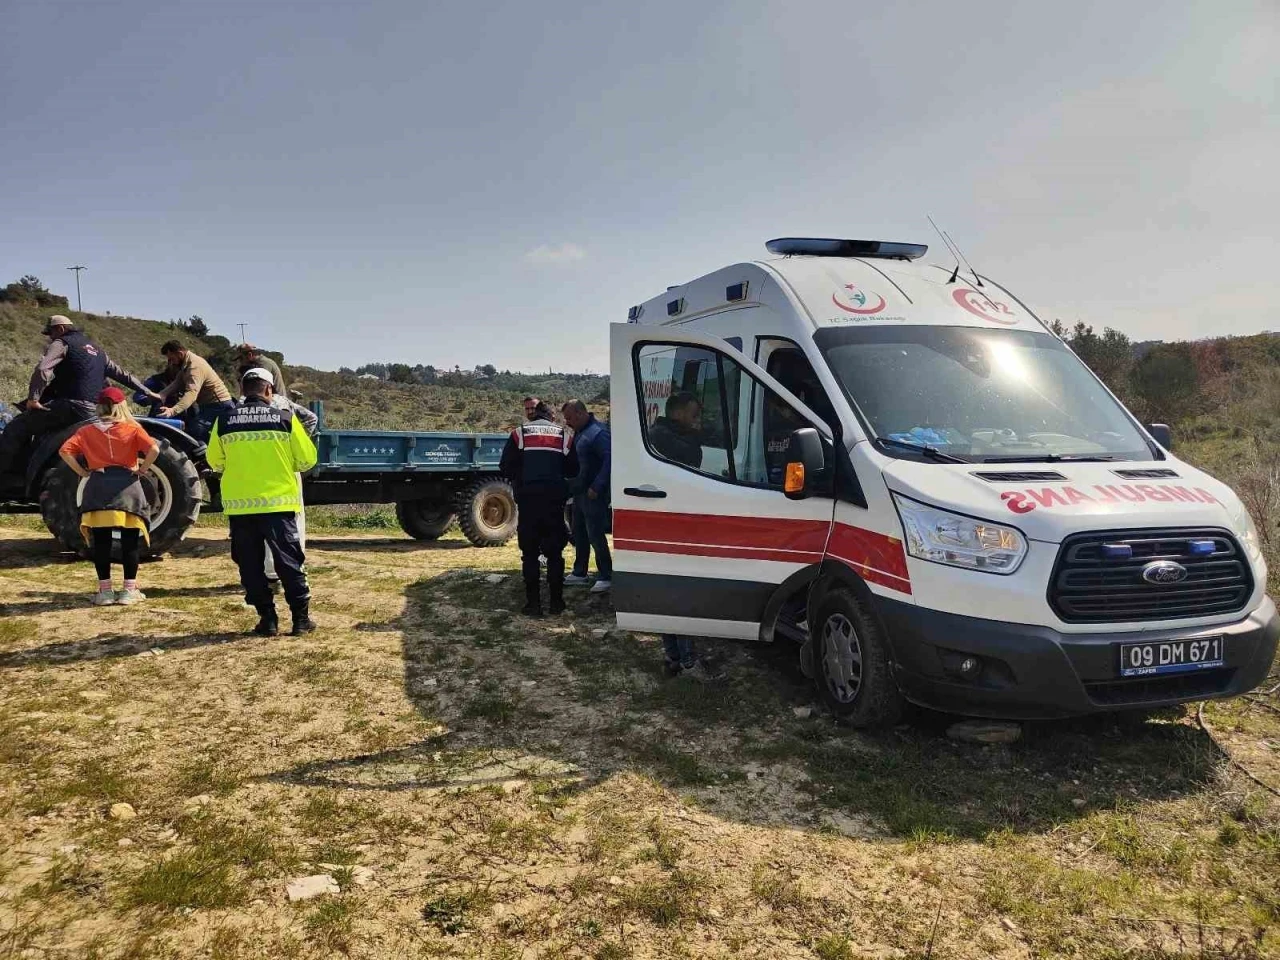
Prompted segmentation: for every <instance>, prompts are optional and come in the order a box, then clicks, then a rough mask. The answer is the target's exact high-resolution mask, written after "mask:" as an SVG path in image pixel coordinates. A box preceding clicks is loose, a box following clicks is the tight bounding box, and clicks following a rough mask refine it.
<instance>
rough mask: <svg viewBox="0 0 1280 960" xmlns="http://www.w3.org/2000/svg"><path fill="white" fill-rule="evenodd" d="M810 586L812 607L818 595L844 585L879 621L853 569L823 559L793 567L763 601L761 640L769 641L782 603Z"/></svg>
mask: <svg viewBox="0 0 1280 960" xmlns="http://www.w3.org/2000/svg"><path fill="white" fill-rule="evenodd" d="M811 587H812V588H813V596H812V597H811V598H810V601H811V603H812V605H813V606H817V605H818V604H819V603H821V602H822V597H823V596H824V595H825V594H826V593H827V591H829V590H833V589H836V588H838V587H846V588H848V589H849V590H852V591H853V593H854V594H855V595H856V596H857V598H858V599H859V600H860V601H862V603H863V604H864V605H865V606H866V608H867V609H868V610H870V611H871V612H872V614H873V615H874V616H875V617H876V619H877V620H880V613H879V604H877V602H876V596H875V594H874V593H872V592H871V588H870V587H868V586H867V582H866V581H865V580H863V579H862V577H860V576H858V574H857V572H856V571H855V570H853V569H852V568H851V567H850V566H849V565H848V564H845V563H841V562H840V561H838V560H832V559H827V560H824V561H822V562H820V563H813V564H810V565H809V566H807V567H805V568H803V569H801V570H797V571H796V572H795V573H793V574H792V575H791V576H789V577H787V579H786V580H783V581H782V583H780V584H779V585H778V588H777V589H776V590H774V591H773V595H772V596H771V597H770V598H769V602H768V603H766V604H765V608H764V613H763V614H762V615H761V617H760V639H761V640H763V641H765V642H770V643H771V642H772V641H773V639H774V628H775V627H776V626H777V623H778V615H779V614H780V613H781V612H782V608H783V607H784V606H786V604H787V602H788V601H790V600H792V599H793V598H795V597H797V596H799V595H800V593H801V592H802V591H805V590H809V589H810V588H811ZM883 626H884V621H883V620H881V627H883ZM885 635H886V636H889V634H888V631H885ZM889 642H890V644H892V643H893V638H892V637H889Z"/></svg>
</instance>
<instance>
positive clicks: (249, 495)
mask: <svg viewBox="0 0 1280 960" xmlns="http://www.w3.org/2000/svg"><path fill="white" fill-rule="evenodd" d="M241 388H242V389H243V391H244V396H245V399H244V402H242V403H237V404H234V405H233V406H232V408H231V409H230V410H227V411H224V412H222V413H220V414H218V418H217V420H215V421H214V423H213V429H212V430H211V431H210V434H209V448H208V450H207V452H206V454H205V457H206V459H207V460H208V461H209V466H210V467H212V468H213V469H214V470H216V471H218V472H219V473H221V474H222V484H221V493H222V510H223V512H224V513H225V514H226V515H227V516H228V518H229V519H230V526H231V557H232V559H233V560H235V562H236V566H237V567H239V568H240V583H241V585H242V586H243V587H244V593H245V600H246V601H247V602H248V604H249V605H250V606H252V607H254V608H255V609H256V610H257V611H258V617H259V619H258V624H257V626H255V627H254V628H253V631H254V633H257V634H259V635H261V636H268V637H274V636H275V635H276V634H277V633H278V632H279V629H280V621H279V618H278V617H277V615H276V605H275V597H274V596H273V595H272V592H271V585H270V584H269V583H268V581H267V575H266V573H265V572H264V570H263V565H264V562H265V559H266V553H267V552H268V551H269V552H270V553H271V554H272V555H273V557H274V558H275V565H276V570H277V571H278V572H279V574H280V581H281V584H282V586H283V587H284V595H285V599H286V600H287V601H288V603H289V609H290V610H291V611H292V612H293V631H292V632H293V634H294V636H299V635H301V634H304V633H310V632H311V631H312V630H315V628H316V625H315V623H313V622H312V620H311V616H310V606H311V589H310V587H309V586H308V584H307V574H306V569H305V564H306V554H304V553H303V550H302V545H301V544H300V543H299V542H298V524H297V514H298V511H299V510H301V509H302V497H301V495H300V493H299V490H298V474H299V473H305V472H306V471H307V470H310V469H311V468H312V467H313V466H315V462H316V446H315V444H314V443H312V441H311V438H310V437H308V436H307V431H306V429H305V428H304V427H303V426H302V421H301V420H299V419H298V418H297V417H295V416H294V415H293V411H292V410H282V409H280V408H278V407H275V406H273V405H272V403H271V398H272V395H273V391H272V387H271V374H270V373H269V372H268V371H266V370H263V369H261V368H256V367H255V368H254V369H251V370H248V371H246V373H245V375H244V379H243V380H242V381H241Z"/></svg>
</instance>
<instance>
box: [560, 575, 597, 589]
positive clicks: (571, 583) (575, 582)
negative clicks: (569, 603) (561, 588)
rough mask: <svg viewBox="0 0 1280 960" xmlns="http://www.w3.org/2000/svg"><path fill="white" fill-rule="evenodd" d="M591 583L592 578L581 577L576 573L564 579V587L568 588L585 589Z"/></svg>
mask: <svg viewBox="0 0 1280 960" xmlns="http://www.w3.org/2000/svg"><path fill="white" fill-rule="evenodd" d="M590 582H591V578H590V577H580V576H578V575H577V574H576V573H569V574H565V578H564V585H565V586H566V587H585V586H586V585H587V584H588V583H590Z"/></svg>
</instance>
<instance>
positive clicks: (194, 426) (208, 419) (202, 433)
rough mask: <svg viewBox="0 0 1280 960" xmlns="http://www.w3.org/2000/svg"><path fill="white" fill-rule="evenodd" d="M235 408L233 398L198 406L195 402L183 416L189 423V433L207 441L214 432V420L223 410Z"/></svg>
mask: <svg viewBox="0 0 1280 960" xmlns="http://www.w3.org/2000/svg"><path fill="white" fill-rule="evenodd" d="M235 408H236V405H235V402H234V401H231V400H225V401H223V402H222V403H206V404H203V405H201V406H198V407H197V406H195V405H194V404H193V405H192V406H190V407H188V408H187V413H186V416H185V417H184V418H183V419H185V420H186V423H187V433H189V434H191V436H193V437H195V438H196V439H197V440H205V441H207V440H208V439H209V434H210V433H212V432H213V421H215V420H217V419H218V414H220V413H221V412H222V411H223V410H234V409H235Z"/></svg>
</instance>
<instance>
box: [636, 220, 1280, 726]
mask: <svg viewBox="0 0 1280 960" xmlns="http://www.w3.org/2000/svg"><path fill="white" fill-rule="evenodd" d="M768 249H769V250H770V252H771V253H774V254H777V256H776V257H774V258H772V259H768V260H764V261H759V262H753V263H739V264H735V265H733V266H731V267H726V268H725V269H723V270H718V271H716V272H715V273H711V274H708V275H706V276H704V277H701V278H699V279H697V280H693V281H691V282H689V283H686V284H682V285H680V286H676V287H670V288H668V290H667V291H666V293H664V294H662V295H660V296H657V297H654V298H653V299H652V300H649V301H648V302H646V303H644V304H641V305H639V306H636V307H633V308H631V311H630V314H629V318H628V319H629V322H628V323H625V324H622V323H619V324H615V325H613V326H612V328H611V364H612V384H613V387H612V413H611V429H612V431H613V490H612V494H613V507H614V538H615V539H614V546H615V554H614V568H615V571H616V573H615V576H614V602H615V604H616V607H617V611H618V626H619V627H620V628H622V629H627V630H634V631H644V632H655V633H668V634H679V635H687V636H705V637H725V638H741V639H760V640H764V641H772V642H793V643H795V644H796V645H797V647H798V650H799V655H800V662H801V665H802V667H803V668H804V670H805V672H806V673H808V674H809V675H811V676H813V677H814V680H815V683H816V686H817V688H818V690H819V691H820V694H821V696H822V698H823V699H824V701H825V702H826V704H827V705H828V706H829V708H830V709H831V710H832V711H833V712H835V713H836V714H839V715H841V716H843V717H845V718H847V720H848V721H849V722H851V723H853V724H856V725H864V726H872V725H880V724H885V723H890V722H892V721H893V720H894V719H895V718H896V717H897V716H898V714H899V711H900V708H901V705H902V702H903V700H904V699H906V700H910V701H913V702H916V703H919V704H923V705H926V706H929V707H935V708H939V709H944V710H950V711H955V712H959V713H965V714H970V715H978V716H991V717H1005V718H1035V717H1055V716H1069V715H1075V714H1085V713H1091V712H1096V711H1104V710H1118V709H1133V708H1142V709H1148V708H1153V707H1158V706H1161V705H1166V704H1173V703H1178V702H1180V701H1187V700H1198V699H1208V698H1217V697H1227V696H1233V695H1238V694H1240V693H1243V692H1245V691H1247V690H1250V689H1252V688H1253V687H1254V686H1256V685H1257V684H1258V683H1260V682H1261V681H1262V679H1263V678H1264V677H1266V676H1267V673H1268V670H1269V668H1270V667H1271V664H1272V662H1273V660H1274V658H1275V653H1276V639H1277V634H1278V633H1280V623H1278V621H1277V616H1276V608H1275V605H1274V604H1273V603H1272V601H1271V600H1270V599H1269V598H1268V597H1267V595H1266V593H1265V587H1266V582H1267V569H1266V564H1265V562H1264V560H1263V558H1262V555H1261V552H1260V549H1259V541H1258V534H1257V531H1256V529H1255V528H1254V525H1253V522H1252V521H1251V520H1250V518H1249V515H1248V513H1247V512H1246V511H1245V509H1244V508H1243V506H1242V505H1241V503H1240V500H1239V498H1237V497H1236V495H1235V494H1234V493H1233V492H1232V491H1231V490H1230V489H1229V488H1228V487H1226V486H1224V485H1223V484H1222V483H1219V482H1218V481H1217V480H1214V479H1213V478H1212V477H1210V476H1208V475H1206V474H1204V473H1202V472H1201V471H1199V470H1197V469H1195V468H1194V467H1192V466H1190V465H1188V464H1186V463H1183V462H1181V461H1179V460H1177V459H1175V458H1174V457H1173V456H1171V455H1170V453H1169V452H1168V448H1169V446H1170V443H1169V435H1168V428H1167V427H1163V426H1160V425H1151V426H1148V427H1144V426H1142V425H1141V424H1139V423H1138V421H1137V420H1136V419H1135V418H1134V417H1133V416H1132V415H1131V414H1130V413H1129V412H1128V411H1127V410H1126V409H1125V408H1124V407H1123V406H1122V405H1121V404H1120V402H1119V401H1118V400H1116V398H1115V397H1114V396H1112V394H1111V393H1110V392H1109V391H1108V390H1107V389H1106V388H1105V387H1104V386H1103V384H1102V383H1101V382H1100V381H1099V380H1098V379H1097V378H1096V377H1095V376H1094V375H1093V374H1092V373H1091V372H1090V371H1089V369H1088V368H1087V367H1086V366H1085V365H1084V363H1082V362H1081V361H1080V360H1079V359H1077V358H1076V356H1075V355H1074V354H1073V353H1072V352H1071V351H1070V350H1069V349H1068V348H1067V346H1066V345H1065V344H1064V343H1063V342H1062V341H1061V340H1060V339H1059V338H1058V337H1056V336H1054V335H1053V334H1052V333H1051V332H1050V331H1049V330H1048V329H1047V328H1046V327H1045V325H1044V324H1043V323H1041V321H1040V320H1039V319H1038V318H1037V317H1036V316H1035V314H1033V313H1032V312H1031V311H1030V310H1029V309H1028V308H1027V306H1026V305H1025V304H1023V303H1022V302H1021V301H1019V300H1018V299H1017V298H1016V297H1015V296H1014V295H1013V294H1012V293H1010V292H1009V291H1008V290H1006V289H1005V288H1004V287H1002V286H1000V285H999V284H998V283H996V282H995V281H993V280H991V279H989V278H987V277H985V276H978V275H975V274H973V273H971V272H964V273H962V272H961V271H960V269H959V268H958V267H956V268H952V267H947V266H932V265H927V264H925V263H924V262H923V261H922V260H921V257H922V256H923V255H924V253H925V251H926V247H924V246H923V245H918V244H900V243H887V242H880V241H857V240H827V239H805V238H790V239H783V240H775V241H770V243H769V244H768Z"/></svg>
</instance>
